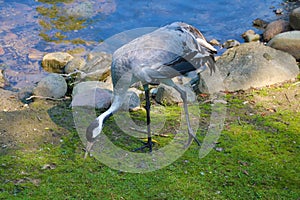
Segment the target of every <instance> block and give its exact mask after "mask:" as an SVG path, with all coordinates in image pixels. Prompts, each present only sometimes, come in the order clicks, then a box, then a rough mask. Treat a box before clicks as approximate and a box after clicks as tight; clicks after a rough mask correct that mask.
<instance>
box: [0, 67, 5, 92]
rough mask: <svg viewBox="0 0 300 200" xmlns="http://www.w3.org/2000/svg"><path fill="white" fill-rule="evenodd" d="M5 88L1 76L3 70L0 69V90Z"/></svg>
mask: <svg viewBox="0 0 300 200" xmlns="http://www.w3.org/2000/svg"><path fill="white" fill-rule="evenodd" d="M4 86H5V79H4V76H3V70H2V69H0V88H3V87H4Z"/></svg>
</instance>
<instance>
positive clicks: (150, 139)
mask: <svg viewBox="0 0 300 200" xmlns="http://www.w3.org/2000/svg"><path fill="white" fill-rule="evenodd" d="M144 90H145V98H146V106H145V109H146V115H147V134H148V141H147V143H146V144H145V145H144V146H142V147H140V148H137V149H135V150H134V151H139V150H143V149H145V148H149V152H152V145H153V144H152V138H151V128H150V122H151V119H150V106H151V103H150V95H149V85H148V84H145V85H144Z"/></svg>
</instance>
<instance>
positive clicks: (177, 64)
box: [113, 22, 216, 82]
mask: <svg viewBox="0 0 300 200" xmlns="http://www.w3.org/2000/svg"><path fill="white" fill-rule="evenodd" d="M214 53H216V50H215V49H214V48H213V47H212V46H211V45H210V44H209V43H208V42H206V40H205V38H204V37H203V35H202V34H201V32H200V31H198V30H197V29H196V28H194V27H192V26H190V25H188V24H185V23H181V22H175V23H172V24H170V25H167V26H164V27H162V28H159V29H157V30H156V31H154V32H151V33H149V34H146V35H143V36H141V37H139V38H136V39H135V40H133V41H131V42H130V43H128V44H126V45H124V46H123V47H121V48H120V49H118V50H117V51H116V52H115V53H114V56H113V57H114V58H115V59H117V58H118V57H119V58H122V59H123V60H124V61H125V62H126V64H127V67H129V68H131V69H132V70H133V73H134V75H135V76H136V77H137V78H138V79H139V80H145V81H146V82H150V81H151V80H154V79H165V78H173V77H175V76H178V75H182V74H183V75H184V74H186V73H188V72H190V71H195V70H203V69H204V68H205V66H208V67H209V69H210V70H211V72H212V71H214V70H215V65H214V57H213V54H214Z"/></svg>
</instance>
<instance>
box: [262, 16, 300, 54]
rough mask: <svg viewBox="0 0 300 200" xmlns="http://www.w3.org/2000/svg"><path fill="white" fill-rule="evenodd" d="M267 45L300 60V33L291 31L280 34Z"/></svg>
mask: <svg viewBox="0 0 300 200" xmlns="http://www.w3.org/2000/svg"><path fill="white" fill-rule="evenodd" d="M299 23H300V21H299ZM267 45H268V46H270V47H272V48H275V49H278V50H281V51H285V52H287V53H289V54H291V55H292V56H294V57H295V58H296V59H297V60H299V59H300V31H289V32H285V33H281V34H278V35H276V36H275V37H274V38H273V39H272V40H270V42H269V43H268V44H267Z"/></svg>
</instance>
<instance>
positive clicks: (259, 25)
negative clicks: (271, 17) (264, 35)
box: [252, 18, 268, 29]
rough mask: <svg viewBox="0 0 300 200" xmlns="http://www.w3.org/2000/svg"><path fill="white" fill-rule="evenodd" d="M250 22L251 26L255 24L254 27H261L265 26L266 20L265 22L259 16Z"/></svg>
mask: <svg viewBox="0 0 300 200" xmlns="http://www.w3.org/2000/svg"><path fill="white" fill-rule="evenodd" d="M252 23H253V26H256V27H258V28H261V29H264V28H266V27H267V25H268V22H266V21H264V20H262V19H259V18H257V19H255V20H253V22H252Z"/></svg>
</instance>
